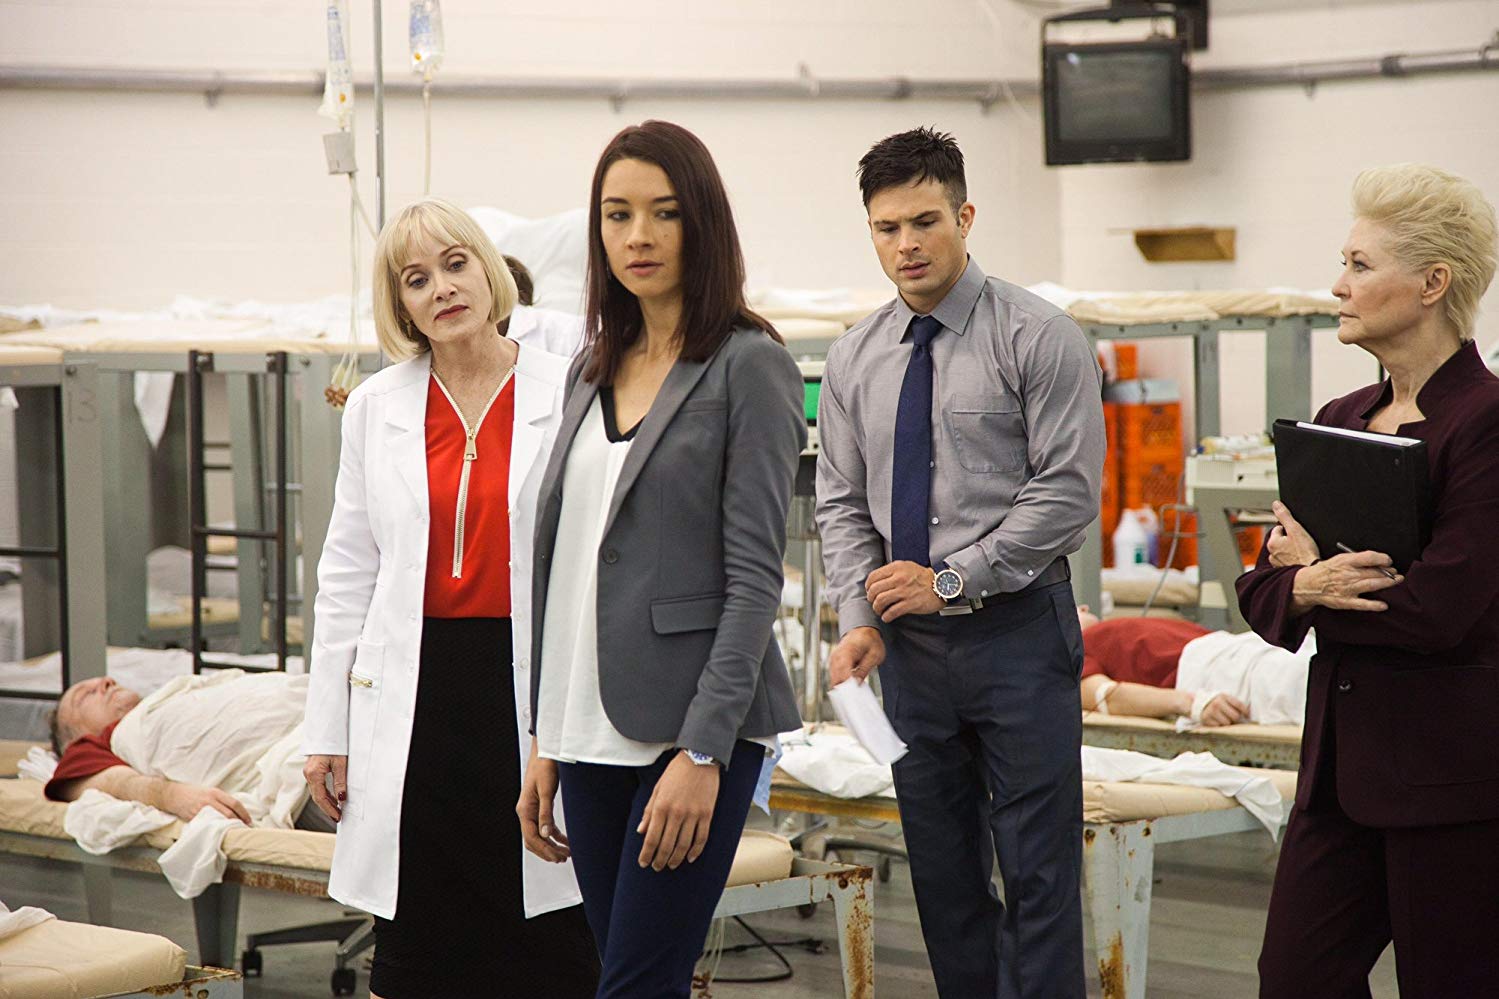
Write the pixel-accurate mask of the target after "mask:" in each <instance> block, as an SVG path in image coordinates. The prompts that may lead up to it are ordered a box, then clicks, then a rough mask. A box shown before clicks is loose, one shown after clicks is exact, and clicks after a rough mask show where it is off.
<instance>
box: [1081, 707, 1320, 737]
mask: <svg viewBox="0 0 1499 999" xmlns="http://www.w3.org/2000/svg"><path fill="white" fill-rule="evenodd" d="M1083 727H1084V728H1097V729H1114V730H1122V731H1129V732H1152V733H1155V732H1159V733H1160V734H1162V735H1175V734H1176V725H1175V723H1173V722H1168V721H1162V720H1161V719H1159V718H1136V717H1133V716H1130V715H1101V714H1099V713H1098V712H1096V711H1084V712H1083ZM1193 734H1195V735H1211V736H1214V737H1216V738H1221V739H1225V740H1234V741H1238V742H1246V743H1258V744H1263V743H1276V744H1286V745H1292V746H1298V745H1300V744H1301V726H1300V725H1220V726H1215V727H1212V728H1198V729H1193Z"/></svg>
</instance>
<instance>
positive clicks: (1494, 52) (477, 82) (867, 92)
mask: <svg viewBox="0 0 1499 999" xmlns="http://www.w3.org/2000/svg"><path fill="white" fill-rule="evenodd" d="M1494 69H1499V37H1496V39H1495V40H1491V41H1490V42H1489V43H1487V44H1485V45H1484V46H1482V47H1480V48H1478V49H1471V50H1458V51H1451V52H1427V53H1409V54H1396V55H1388V56H1384V57H1382V58H1368V59H1342V60H1325V61H1321V62H1303V63H1290V64H1286V65H1279V66H1253V67H1239V68H1231V67H1224V68H1219V69H1203V70H1197V71H1196V72H1194V73H1193V74H1192V82H1193V85H1194V86H1195V87H1197V88H1200V89H1234V88H1242V87H1265V86H1279V85H1288V84H1289V85H1296V86H1303V87H1306V86H1312V85H1315V84H1317V83H1322V82H1330V81H1338V80H1367V79H1391V78H1402V77H1409V76H1419V75H1424V74H1429V73H1461V72H1477V71H1482V70H1494ZM356 87H357V89H359V90H365V91H367V90H369V89H370V82H369V81H367V80H366V81H359V82H357V83H356ZM4 88H9V89H41V90H133V91H146V92H173V93H201V94H203V95H205V97H207V98H208V100H209V102H210V103H213V102H214V101H215V100H217V98H218V97H219V95H221V94H227V93H248V94H291V95H304V96H308V97H315V96H317V95H319V94H321V93H322V90H323V74H322V73H321V72H317V71H313V72H262V71H253V70H247V71H241V70H236V71H233V72H227V73H222V72H217V71H213V70H150V69H144V70H143V69H98V68H87V67H77V68H75V67H61V66H0V89H4ZM1007 88H1008V90H1009V92H1010V94H1012V95H1014V96H1016V97H1034V96H1035V95H1036V94H1037V93H1038V92H1039V89H1040V88H1039V85H1038V84H1037V83H1036V81H1034V80H1011V81H1008V82H1006V81H1002V80H973V79H969V80H963V79H954V80H913V79H909V78H906V77H887V78H882V79H819V78H817V77H814V76H811V75H803V76H801V77H799V78H780V79H763V78H762V79H738V80H735V79H719V80H644V79H642V80H631V79H622V80H606V79H589V78H579V77H560V78H555V79H552V78H535V77H532V78H523V77H491V76H473V75H470V76H456V75H452V74H448V73H444V74H443V77H442V82H441V93H442V94H443V95H444V96H448V97H486V98H510V99H525V98H531V99H536V98H561V99H572V100H579V99H581V100H606V101H609V102H611V103H613V104H614V105H615V106H616V107H618V106H620V105H622V104H624V103H625V102H627V101H631V100H816V99H824V98H828V99H835V100H886V101H899V100H942V101H947V100H951V101H975V102H977V103H979V104H981V105H983V106H984V107H989V106H990V105H992V104H995V103H997V102H998V101H1001V100H1003V99H1004V98H1005V91H1006V89H1007ZM421 89H422V85H421V81H420V80H415V79H405V78H402V79H397V80H387V81H384V86H383V90H384V92H385V93H389V94H407V95H419V94H420V93H421Z"/></svg>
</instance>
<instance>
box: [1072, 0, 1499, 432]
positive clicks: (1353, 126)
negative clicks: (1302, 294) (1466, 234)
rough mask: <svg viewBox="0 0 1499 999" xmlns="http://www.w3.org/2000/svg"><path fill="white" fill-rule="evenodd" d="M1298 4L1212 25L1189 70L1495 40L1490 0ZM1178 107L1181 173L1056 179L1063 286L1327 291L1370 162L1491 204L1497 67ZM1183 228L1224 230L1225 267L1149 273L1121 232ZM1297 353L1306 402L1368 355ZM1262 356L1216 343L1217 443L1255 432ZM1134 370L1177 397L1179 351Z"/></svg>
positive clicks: (1496, 321)
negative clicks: (1305, 376) (1419, 170)
mask: <svg viewBox="0 0 1499 999" xmlns="http://www.w3.org/2000/svg"><path fill="white" fill-rule="evenodd" d="M1306 7H1307V9H1304V10H1302V11H1299V12H1296V11H1292V12H1284V11H1282V12H1276V13H1272V14H1255V15H1244V16H1232V17H1217V18H1215V19H1214V20H1213V23H1212V48H1211V50H1210V51H1209V52H1208V53H1205V54H1204V55H1202V56H1201V57H1199V58H1198V59H1197V60H1196V61H1194V67H1197V68H1208V67H1211V66H1226V65H1232V66H1244V65H1257V64H1267V63H1286V62H1295V61H1302V60H1306V61H1315V60H1324V59H1349V58H1357V57H1364V56H1382V55H1388V54H1392V53H1398V52H1428V51H1443V50H1455V49H1460V48H1466V49H1476V48H1477V47H1478V46H1479V45H1480V44H1482V43H1483V42H1484V41H1486V40H1487V39H1488V38H1489V37H1490V36H1491V35H1492V34H1493V33H1494V31H1495V30H1496V29H1499V2H1495V0H1481V2H1474V0H1464V2H1434V3H1418V4H1384V5H1369V6H1359V7H1347V6H1344V7H1340V8H1338V9H1329V8H1328V7H1327V6H1326V5H1322V6H1321V7H1320V8H1319V7H1318V6H1316V5H1313V4H1308V5H1306ZM1193 102H1194V104H1193V109H1192V110H1193V159H1192V161H1191V162H1189V163H1183V164H1159V165H1144V164H1139V165H1136V164H1130V165H1101V166H1091V167H1069V168H1065V169H1062V170H1060V171H1059V173H1060V184H1061V192H1062V193H1061V206H1062V214H1061V224H1060V227H1061V230H1062V278H1061V280H1062V281H1063V283H1065V284H1068V285H1072V286H1075V287H1088V288H1100V289H1124V290H1132V289H1144V288H1161V289H1192V288H1225V287H1264V286H1277V285H1280V286H1291V287H1298V288H1310V289H1321V290H1325V289H1327V288H1329V287H1330V286H1331V284H1332V282H1333V281H1334V280H1335V279H1336V278H1337V275H1338V272H1339V269H1340V265H1339V253H1340V249H1341V247H1342V245H1343V240H1344V238H1345V237H1346V235H1347V232H1348V226H1349V223H1350V221H1351V220H1350V216H1349V189H1350V187H1351V183H1352V180H1353V177H1354V176H1355V175H1356V174H1357V173H1358V171H1359V170H1361V169H1363V168H1365V167H1369V166H1375V165H1379V164H1385V163H1395V162H1402V161H1422V162H1428V163H1433V164H1435V165H1438V166H1441V167H1443V168H1445V169H1448V170H1451V171H1453V172H1455V173H1458V174H1461V175H1463V176H1465V177H1468V178H1469V179H1471V180H1473V181H1474V182H1475V183H1477V184H1478V185H1479V187H1480V188H1482V189H1483V190H1484V191H1485V192H1486V193H1487V194H1488V196H1489V198H1490V199H1491V200H1496V201H1499V113H1496V109H1499V72H1492V71H1490V72H1487V73H1465V74H1458V75H1449V76H1422V77H1415V78H1411V79H1406V80H1378V81H1359V82H1348V83H1324V84H1320V85H1318V86H1317V87H1316V88H1315V89H1314V90H1313V91H1312V92H1310V93H1308V92H1306V91H1305V90H1303V89H1302V88H1298V87H1285V86H1281V87H1271V88H1264V89H1250V90H1231V91H1206V92H1204V91H1198V92H1196V93H1194V95H1193ZM1184 225H1215V226H1233V227H1235V228H1236V229H1237V230H1238V253H1237V259H1236V260H1234V261H1233V262H1226V263H1169V264H1160V263H1156V264H1152V263H1147V262H1146V261H1145V260H1144V258H1143V257H1141V256H1140V254H1139V253H1138V251H1137V250H1136V249H1135V247H1134V243H1133V240H1132V238H1131V236H1130V230H1132V229H1136V228H1146V227H1155V226H1184ZM1478 338H1479V341H1480V343H1481V344H1485V345H1491V344H1493V343H1494V342H1495V341H1496V340H1499V291H1495V290H1492V289H1491V290H1490V292H1489V295H1488V296H1487V298H1486V299H1485V301H1484V310H1483V314H1482V316H1481V317H1480V321H1479V329H1478ZM1313 342H1314V348H1313V374H1312V396H1313V399H1314V401H1315V403H1314V404H1315V405H1320V403H1321V402H1323V401H1326V400H1327V399H1330V398H1332V397H1333V396H1336V395H1340V394H1343V393H1345V392H1348V391H1351V390H1352V389H1353V388H1356V387H1358V386H1359V385H1363V384H1367V383H1368V382H1370V381H1372V380H1373V379H1374V376H1375V374H1376V369H1375V365H1374V362H1373V361H1372V360H1371V359H1370V358H1369V357H1368V355H1367V354H1364V353H1363V352H1362V351H1359V350H1358V349H1357V348H1351V347H1343V346H1342V345H1340V344H1338V343H1337V340H1336V335H1335V333H1334V332H1333V331H1331V330H1327V331H1319V332H1318V333H1317V334H1315V338H1314V341H1313ZM1263 358H1264V344H1263V336H1262V335H1259V334H1240V335H1235V336H1233V337H1230V338H1228V339H1226V340H1225V341H1224V342H1223V345H1222V358H1221V360H1222V365H1223V370H1224V371H1225V372H1226V373H1227V377H1226V378H1225V383H1224V391H1223V399H1224V404H1223V421H1224V423H1223V429H1224V431H1225V432H1230V433H1234V432H1248V431H1253V430H1256V429H1259V428H1262V427H1263V426H1265V424H1266V414H1265V407H1264V380H1263V370H1264V360H1263ZM1141 361H1142V365H1144V366H1146V367H1148V368H1149V369H1150V370H1152V371H1153V372H1154V373H1156V374H1160V375H1162V376H1165V377H1177V378H1179V379H1181V380H1182V382H1183V384H1184V388H1185V389H1186V390H1187V394H1188V396H1189V397H1190V384H1189V371H1190V348H1189V346H1188V345H1186V344H1185V343H1184V342H1170V341H1158V342H1155V343H1151V344H1148V345H1144V346H1142V351H1141ZM1188 401H1189V402H1190V398H1189V399H1188ZM1187 409H1188V411H1190V406H1188V407H1187Z"/></svg>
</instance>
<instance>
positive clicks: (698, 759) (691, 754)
mask: <svg viewBox="0 0 1499 999" xmlns="http://www.w3.org/2000/svg"><path fill="white" fill-rule="evenodd" d="M682 752H684V753H686V754H687V758H688V759H689V760H691V761H692V762H693V763H695V764H696V765H698V766H700V767H716V766H718V761H717V760H715V759H714V758H713V757H711V756H709V755H708V754H707V753H699V752H698V751H697V750H695V749H684V750H682Z"/></svg>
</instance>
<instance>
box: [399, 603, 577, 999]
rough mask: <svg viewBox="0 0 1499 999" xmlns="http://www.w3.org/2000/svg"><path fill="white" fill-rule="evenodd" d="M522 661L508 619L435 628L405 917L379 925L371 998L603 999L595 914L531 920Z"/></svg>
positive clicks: (416, 754) (412, 776) (407, 804)
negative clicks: (520, 819) (525, 865)
mask: <svg viewBox="0 0 1499 999" xmlns="http://www.w3.org/2000/svg"><path fill="white" fill-rule="evenodd" d="M510 663H511V637H510V621H509V619H508V618H431V617H429V618H427V619H426V620H425V622H424V623H423V626H422V653H421V673H420V676H419V678H418V683H417V695H416V714H415V717H414V719H413V721H412V726H411V753H410V756H409V758H408V760H407V764H406V785H405V790H404V792H403V797H402V803H401V862H400V863H401V869H400V881H399V890H398V893H397V898H396V914H395V918H394V919H378V918H377V919H376V920H375V959H374V967H373V970H372V971H371V973H370V991H372V992H373V993H374V994H376V995H378V996H381V997H382V999H412V997H425V996H434V995H444V996H470V995H472V996H479V995H485V996H504V995H517V996H520V995H526V996H532V995H542V994H544V995H547V996H558V997H562V999H571V997H575V996H576V997H579V999H586V997H591V996H592V995H593V994H594V991H595V989H596V988H597V985H598V969H599V960H598V954H597V952H596V950H595V948H594V943H593V935H592V934H591V933H590V932H589V930H588V924H587V922H586V921H585V919H584V916H583V908H582V906H572V907H570V908H567V909H561V910H558V911H555V912H549V913H546V914H545V915H542V916H538V917H536V918H535V919H527V918H525V909H524V906H523V894H522V888H521V859H520V851H521V849H522V845H521V838H520V826H519V824H518V823H517V821H516V818H515V802H516V800H517V799H518V798H519V797H520V763H519V761H518V760H517V759H516V752H517V750H516V747H517V742H516V724H515V693H514V687H513V685H512V682H511V675H510V670H511V666H510ZM538 989H539V990H540V991H538Z"/></svg>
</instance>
